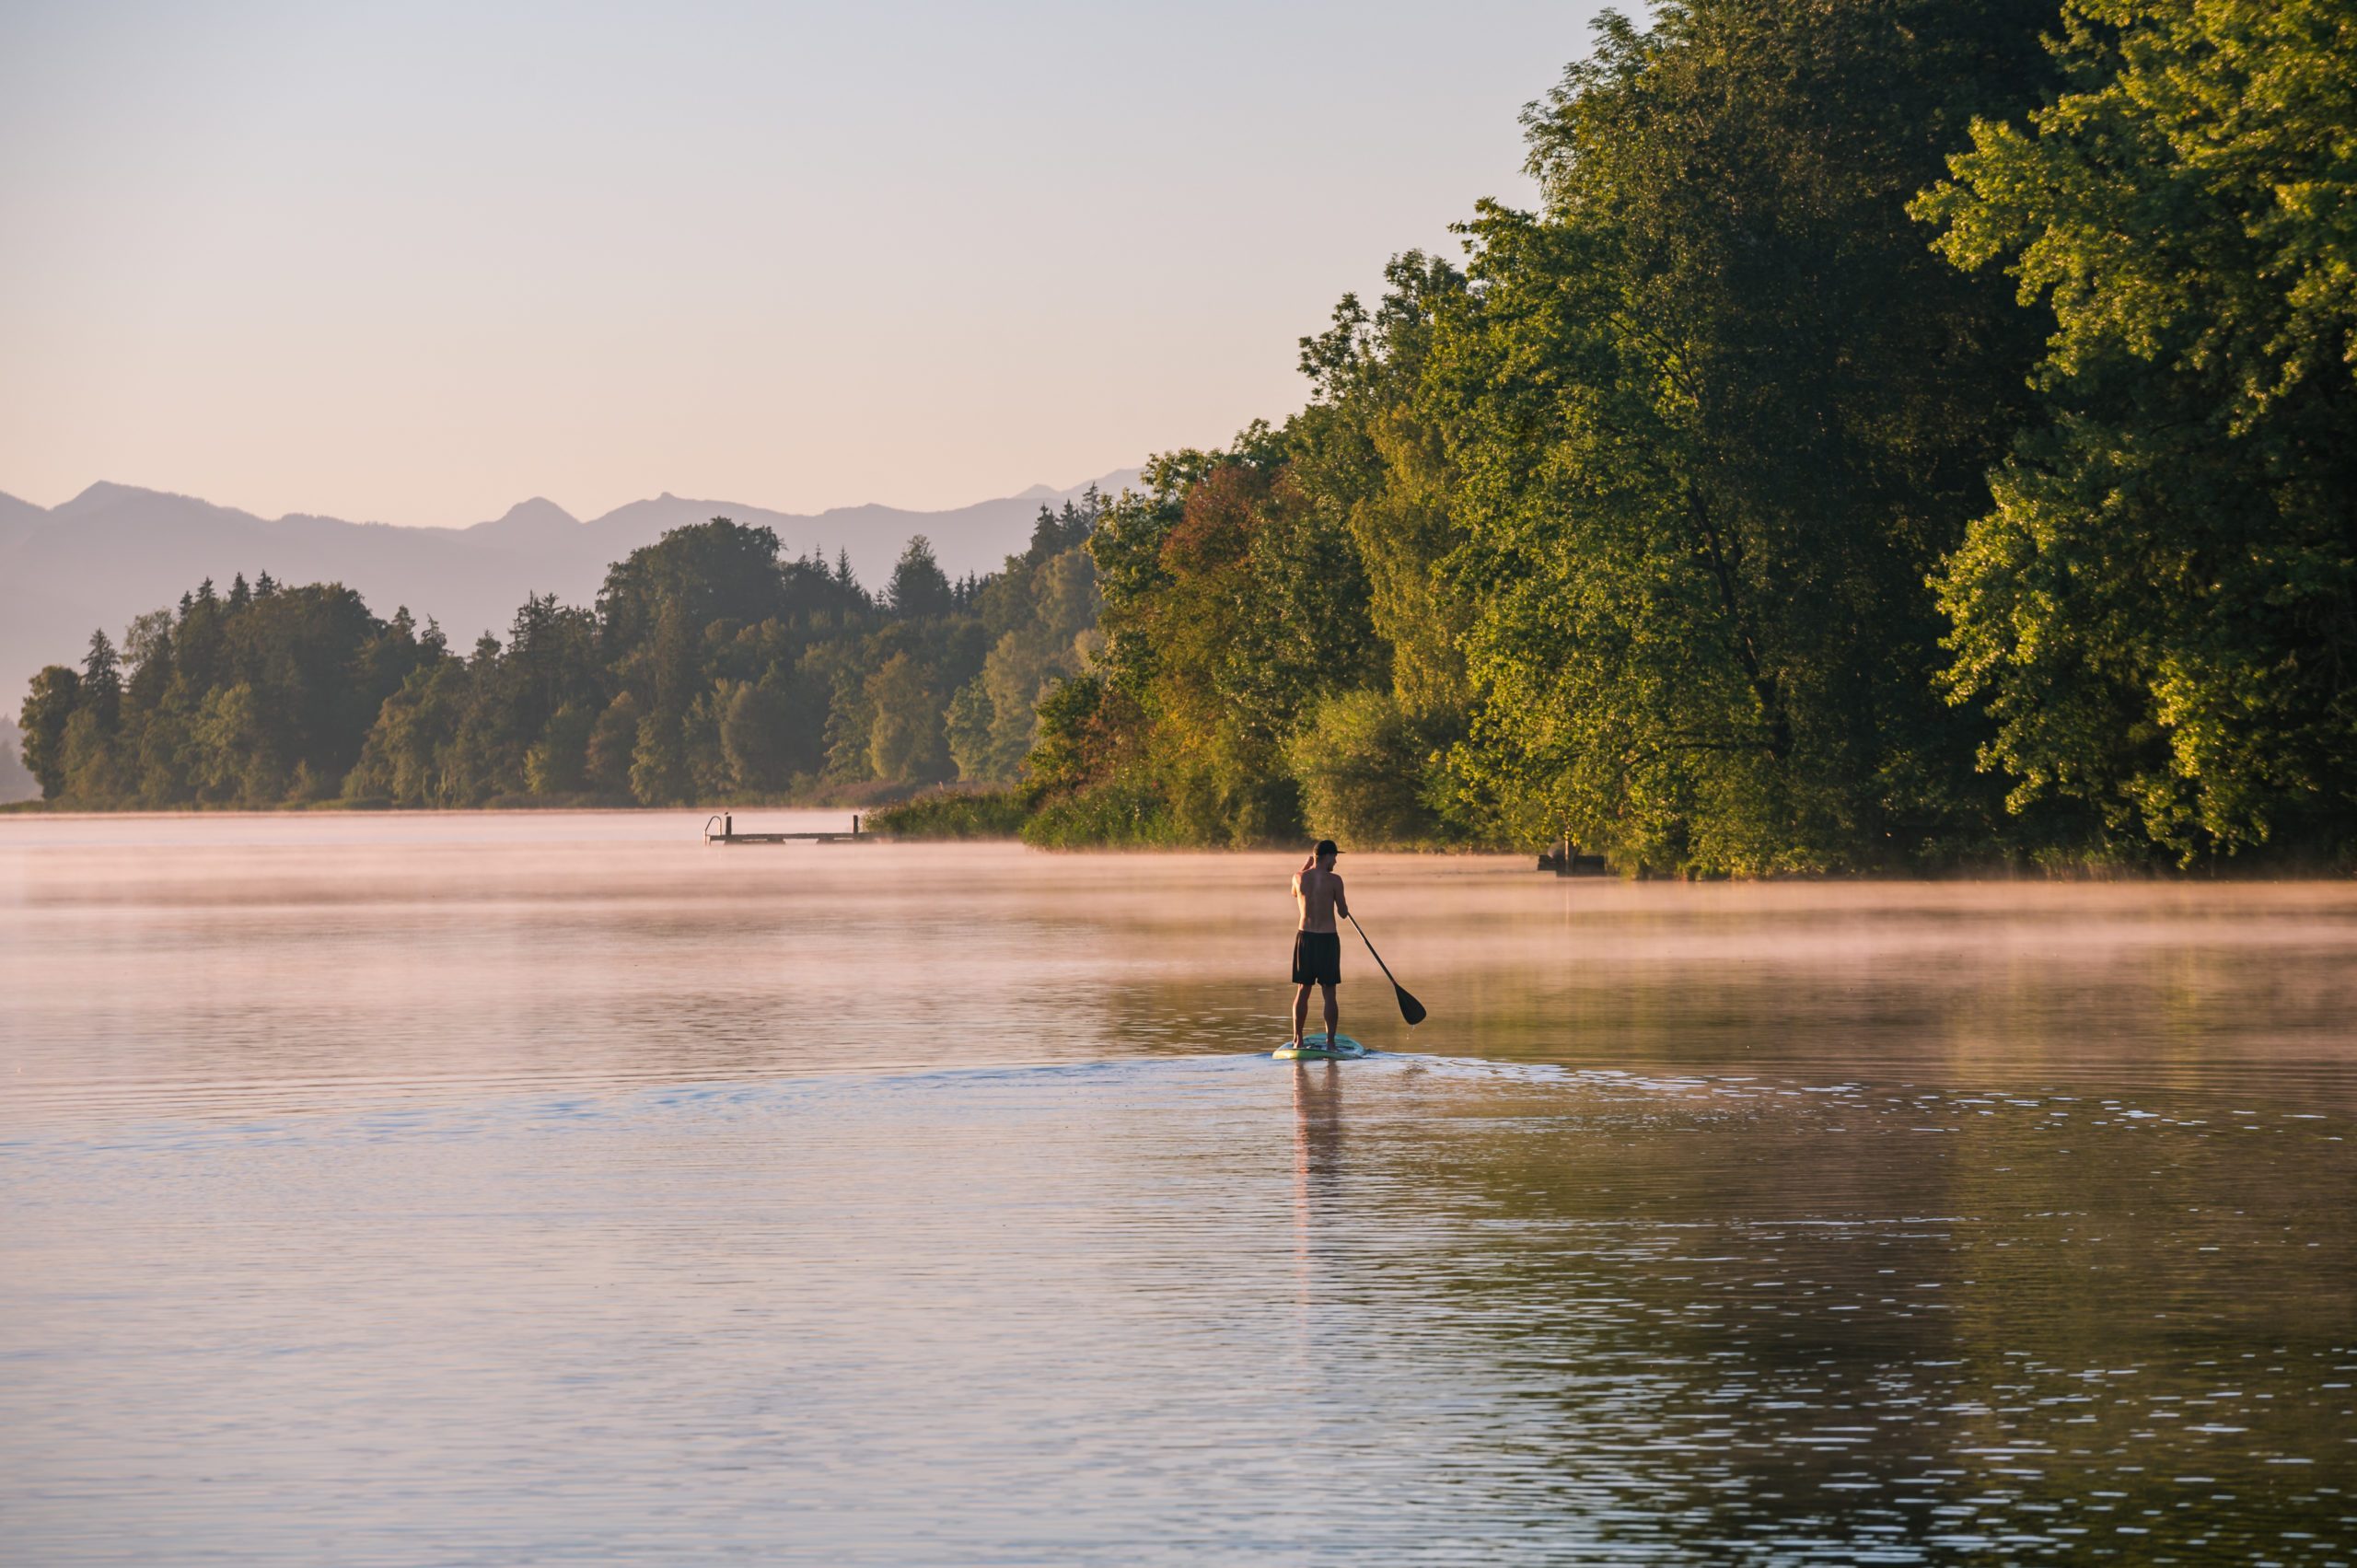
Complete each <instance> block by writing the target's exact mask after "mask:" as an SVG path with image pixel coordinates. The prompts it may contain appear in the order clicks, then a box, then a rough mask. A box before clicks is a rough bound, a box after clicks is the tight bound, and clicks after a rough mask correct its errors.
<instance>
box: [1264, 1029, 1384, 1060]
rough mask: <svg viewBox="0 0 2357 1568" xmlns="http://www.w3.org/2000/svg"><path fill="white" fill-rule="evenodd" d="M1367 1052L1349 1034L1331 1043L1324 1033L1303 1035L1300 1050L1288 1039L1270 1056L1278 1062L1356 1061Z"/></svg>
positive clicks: (1270, 1053)
mask: <svg viewBox="0 0 2357 1568" xmlns="http://www.w3.org/2000/svg"><path fill="white" fill-rule="evenodd" d="M1365 1054H1366V1047H1365V1046H1363V1045H1361V1044H1360V1043H1359V1042H1358V1041H1356V1040H1353V1039H1352V1038H1351V1037H1350V1036H1348V1035H1344V1036H1342V1038H1341V1039H1340V1040H1334V1041H1332V1042H1331V1043H1330V1044H1329V1042H1328V1040H1327V1039H1326V1037H1325V1036H1324V1035H1322V1034H1314V1035H1304V1036H1302V1037H1301V1046H1300V1048H1299V1049H1298V1050H1296V1049H1295V1047H1294V1043H1293V1041H1291V1040H1287V1041H1285V1043H1284V1044H1283V1045H1281V1046H1279V1047H1277V1049H1276V1050H1274V1051H1271V1052H1269V1055H1270V1057H1271V1059H1272V1060H1274V1061H1278V1062H1356V1061H1357V1060H1358V1059H1359V1058H1360V1057H1362V1056H1364V1055H1365Z"/></svg>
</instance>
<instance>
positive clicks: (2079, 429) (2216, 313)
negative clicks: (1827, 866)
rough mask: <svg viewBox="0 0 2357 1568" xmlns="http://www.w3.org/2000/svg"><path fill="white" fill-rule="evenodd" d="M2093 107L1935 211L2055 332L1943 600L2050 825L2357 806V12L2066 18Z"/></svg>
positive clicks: (2291, 835)
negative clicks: (2083, 818) (2050, 809)
mask: <svg viewBox="0 0 2357 1568" xmlns="http://www.w3.org/2000/svg"><path fill="white" fill-rule="evenodd" d="M2056 49H2057V53H2058V57H2059V59H2060V62H2061V65H2062V66H2063V68H2064V69H2065V70H2066V71H2067V73H2068V78H2069V81H2068V90H2067V91H2065V92H2063V93H2062V94H2061V95H2060V96H2059V97H2058V98H2057V99H2056V100H2055V101H2053V102H2052V103H2050V104H2048V105H2046V106H2045V107H2043V108H2041V109H2038V110H2036V111H2034V112H2031V113H2029V114H2027V115H2026V116H2023V117H2020V118H2017V119H2001V118H1995V117H1991V118H1990V119H1986V120H1983V121H1980V122H1977V123H1976V124H1975V125H1974V126H1973V128H1972V141H1971V147H1970V150H1968V151H1965V152H1962V153H1960V154H1959V155H1958V156H1957V157H1955V158H1954V159H1953V160H1952V168H1953V178H1952V179H1951V180H1948V181H1946V182H1944V183H1942V184H1941V185H1939V186H1938V187H1937V188H1936V189H1934V190H1933V191H1932V192H1929V193H1928V194H1927V195H1925V196H1924V197H1923V199H1922V201H1921V203H1919V204H1918V206H1917V211H1918V213H1919V214H1921V215H1922V216H1923V217H1925V218H1927V219H1929V220H1931V221H1933V222H1934V223H1936V224H1938V225H1940V226H1941V234H1940V240H1939V242H1940V245H1941V247H1942V248H1943V249H1944V250H1945V251H1946V252H1947V254H1948V255H1949V256H1950V257H1952V258H1953V259H1954V260H1955V261H1956V262H1957V263H1958V264H1959V265H1960V266H1962V267H1965V268H1969V269H1976V270H1979V269H1991V270H1993V268H1994V267H1995V266H1996V265H1997V264H1999V263H2002V264H2003V266H2004V268H2005V269H2006V270H2007V271H2009V272H2011V273H2013V275H2014V277H2015V278H2016V279H2017V280H2018V283H2019V287H2020V292H2021V296H2022V298H2023V299H2024V300H2025V301H2042V302H2044V303H2045V304H2046V305H2048V306H2049V307H2050V308H2051V309H2052V312H2053V315H2054V318H2055V319H2056V322H2057V329H2056V331H2055V332H2054V335H2053V337H2052V339H2051V341H2050V343H2049V345H2048V352H2047V354H2046V356H2045V358H2044V359H2043V360H2042V361H2041V362H2040V363H2039V365H2038V387H2039V389H2040V390H2041V391H2042V392H2043V394H2044V397H2045V403H2046V414H2045V417H2044V418H2043V419H2042V420H2040V421H2039V422H2038V424H2037V425H2036V426H2035V428H2034V429H2033V430H2032V431H2031V432H2030V433H2029V434H2028V435H2027V436H2026V438H2025V439H2024V440H2023V442H2022V443H2021V445H2020V447H2018V449H2017V450H2016V451H2014V453H2013V454H2012V455H2010V456H2009V457H2008V458H2007V459H2006V460H2005V462H2004V463H2003V467H2002V469H2001V470H2000V472H1999V474H1998V477H1997V481H1996V486H1995V489H1996V494H1995V505H1994V506H1993V507H1991V509H1989V510H1988V511H1987V512H1986V513H1985V514H1984V515H1983V516H1982V517H1980V520H1979V521H1977V522H1976V523H1975V524H1974V525H1973V527H1972V530H1971V534H1970V538H1969V539H1968V541H1967V542H1966V543H1965V545H1964V547H1963V548H1962V549H1961V550H1960V551H1958V552H1956V556H1955V558H1954V559H1953V560H1952V561H1951V562H1950V563H1948V565H1947V567H1946V570H1945V573H1944V574H1943V576H1942V580H1941V587H1942V592H1943V596H1944V601H1945V606H1946V608H1947V610H1948V612H1949V613H1950V615H1952V616H1953V617H1954V620H1955V630H1954V635H1953V639H1952V643H1951V646H1952V647H1953V650H1954V653H1955V661H1954V664H1953V666H1952V667H1951V668H1950V670H1949V672H1948V679H1949V681H1950V689H1951V691H1952V692H1953V694H1954V696H1955V698H1956V700H1957V701H1958V702H1962V703H1977V704H1981V705H1985V706H1986V708H1987V709H1988V710H1989V711H1990V712H1991V714H1994V715H1995V718H1996V720H1997V726H1998V727H1997V733H1996V735H1995V736H1994V738H1992V739H1991V741H1990V743H1989V745H1988V747H1987V748H1986V750H1985V752H1984V759H1985V761H1987V762H1988V763H1989V764H1990V765H1991V766H1993V767H1996V768H2000V769H2002V770H2003V771H2004V772H2006V773H2007V774H2009V775H2011V777H2012V779H2013V780H2014V794H2013V800H2014V804H2015V805H2016V806H2020V807H2027V806H2029V805H2030V804H2031V803H2033V802H2036V801H2038V800H2039V799H2041V798H2044V797H2048V796H2064V797H2067V798H2070V799H2074V800H2077V801H2080V802H2083V803H2084V805H2085V806H2086V807H2087V808H2088V809H2089V810H2090V811H2091V812H2092V813H2093V814H2094V815H2095V817H2096V823H2097V826H2098V828H2099V830H2101V831H2102V832H2104V833H2105V834H2106V835H2107V837H2108V838H2109V839H2110V841H2111V842H2113V843H2114V844H2115V845H2116V846H2119V847H2120V848H2122V849H2125V850H2129V851H2131V852H2133V851H2134V850H2135V849H2136V848H2137V847H2138V846H2141V845H2142V844H2145V843H2147V842H2150V843H2153V844H2157V845H2160V846H2162V847H2164V848H2165V849H2166V850H2167V851H2170V852H2172V853H2174V854H2177V856H2179V857H2181V858H2188V859H2189V858H2191V857H2193V856H2195V855H2197V854H2203V853H2205V852H2210V851H2221V850H2222V851H2228V852H2232V851H2236V850H2240V849H2244V848H2247V847H2249V846H2253V845H2258V844H2261V843H2266V842H2270V841H2284V840H2288V841H2290V842H2292V843H2293V844H2295V845H2305V846H2325V845H2329V844H2331V843H2333V842H2340V843H2343V844H2345V843H2346V842H2347V841H2348V839H2349V837H2350V834H2351V825H2352V818H2353V817H2357V813H2353V812H2352V807H2357V385H2352V379H2351V373H2352V369H2353V368H2357V6H2351V4H2349V3H2348V0H2071V3H2070V4H2069V5H2067V6H2065V8H2064V10H2063V13H2062V18H2061V29H2060V36H2059V39H2058V41H2057V44H2056Z"/></svg>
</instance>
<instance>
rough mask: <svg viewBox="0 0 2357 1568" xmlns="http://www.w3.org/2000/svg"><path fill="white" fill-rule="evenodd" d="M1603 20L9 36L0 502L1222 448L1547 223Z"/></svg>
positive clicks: (274, 493)
mask: <svg viewBox="0 0 2357 1568" xmlns="http://www.w3.org/2000/svg"><path fill="white" fill-rule="evenodd" d="M1598 8H1599V7H1598V6H1596V5H1595V4H1593V3H1589V0H1576V3H1569V4H1563V3H1558V4H1538V3H1525V0H1456V3H1454V4H1450V5H1446V6H1443V5H1438V4H1426V5H1422V6H1417V5H1403V4H1399V3H1396V0H1359V3H1355V4H1341V3H1335V4H1326V3H1316V4H1282V3H1279V4H1257V5H1247V4H1214V3H1211V0H1188V3H1185V4H1168V5H1152V6H1149V5H1123V4H1119V3H1114V0H1097V3H1095V4H1072V5H1060V4H1051V3H1046V0H1010V3H1007V4H1002V5H964V6H958V5H925V4H915V3H908V0H883V3H877V0H867V3H854V4H830V5H823V6H822V5H799V4H784V3H779V4H716V3H714V4H697V3H681V0H669V3H663V4H596V3H591V0H573V3H565V4H514V5H499V4H483V3H479V0H477V3H467V4H446V3H442V0H400V3H393V4H343V3H312V4H284V3H280V4H272V3H263V0H246V3H224V4H217V5H169V4H153V3H150V4H118V3H113V0H66V3H62V4H49V3H45V0H38V3H37V0H0V491H6V492H7V493H9V494H15V495H17V496H20V497H22V498H24V499H26V500H29V501H33V502H37V503H39V504H41V505H55V504H57V503H58V502H61V501H64V500H65V499H67V498H68V497H70V496H72V495H74V494H76V493H78V492H79V491H81V490H82V489H83V488H84V487H85V486H87V485H88V484H89V483H91V482H93V481H96V480H100V479H108V480H114V481H118V482H123V483H128V484H141V485H147V486H151V487H153V488H157V489H163V490H175V491H181V492H186V493H189V494H199V495H203V496H204V497H205V498H207V499H208V500H212V501H216V502H219V503H221V504H223V505H236V506H242V507H245V508H246V509H248V510H250V511H254V512H259V513H261V514H262V515H264V516H275V515H276V514H278V513H281V512H287V511H306V512H319V513H327V514H331V515H334V516H339V517H350V518H354V519H373V520H377V521H382V522H394V523H430V524H465V523H470V522H476V521H480V520H482V519H483V518H486V517H495V516H497V515H498V514H499V513H501V512H503V511H505V509H506V508H507V507H508V505H511V504H512V503H514V502H516V501H517V500H520V499H522V498H524V497H526V496H528V495H534V494H542V495H546V496H548V497H550V498H551V499H552V500H554V501H556V502H558V503H560V504H561V505H564V506H566V507H568V508H570V509H572V510H573V511H574V512H575V514H576V515H579V516H583V517H587V516H592V515H595V514H597V513H599V512H602V511H605V510H607V509H609V508H610V507H612V506H614V505H620V504H621V503H622V502H625V501H629V500H633V499H636V498H638V497H641V496H645V495H652V494H657V493H659V492H662V491H666V490H668V491H672V492H675V493H677V494H682V495H697V496H705V497H719V498H726V499H732V500H737V501H741V502H744V503H748V504H753V505H765V506H772V507H778V508H782V509H786V510H792V511H815V510H818V509H820V508H822V507H826V506H830V505H847V504H852V503H856V502H863V501H883V502H888V503H890V504H893V505H906V506H918V507H940V506H950V505H961V504H963V503H966V502H969V501H974V500H980V499H983V498H985V497H988V496H992V495H999V494H1012V493H1013V492H1016V491H1017V490H1020V489H1022V488H1023V487H1024V486H1026V485H1028V484H1031V483H1034V482H1042V481H1044V482H1049V483H1051V484H1056V485H1065V484H1070V483H1074V482H1077V481H1079V480H1081V479H1084V478H1087V477H1090V476H1092V475H1095V474H1097V473H1100V472H1103V471H1105V470H1109V469H1113V468H1117V467H1121V466H1125V465H1127V464H1130V463H1133V462H1136V461H1139V460H1141V459H1143V458H1144V456H1145V455H1146V454H1147V453H1148V452H1150V451H1156V450H1163V449H1167V448H1170V447H1180V446H1190V445H1224V444H1225V442H1226V440H1227V439H1228V438H1229V437H1230V436H1232V435H1233V434H1234V432H1235V431H1236V430H1237V428H1238V427H1239V426H1241V425H1242V424H1244V423H1245V422H1246V421H1248V420H1249V419H1251V418H1252V417H1254V416H1255V415H1261V416H1266V417H1269V418H1271V419H1278V418H1282V417H1283V415H1285V414H1286V413H1288V412H1292V411H1293V410H1294V409H1295V408H1298V407H1299V406H1300V403H1301V401H1302V398H1303V394H1304V384H1303V382H1302V380H1301V377H1300V376H1299V374H1298V373H1297V371H1296V370H1295V355H1296V352H1297V351H1296V348H1295V340H1296V339H1298V338H1299V337H1301V336H1302V335H1303V334H1304V333H1306V332H1310V331H1317V330H1318V328H1319V327H1321V326H1322V325H1323V324H1324V322H1325V320H1326V318H1327V315H1328V312H1329V310H1330V309H1331V308H1332V306H1333V304H1334V301H1335V300H1336V298H1337V297H1339V296H1341V294H1342V292H1343V291H1344V290H1347V289H1357V290H1359V291H1361V292H1362V293H1371V292H1373V291H1374V289H1375V288H1376V286H1377V285H1378V284H1379V280H1380V277H1381V270H1382V265H1383V262H1384V261H1385V259H1386V258H1387V257H1388V256H1390V255H1391V254H1392V253H1393V252H1395V251H1398V250H1405V249H1408V248H1411V247H1418V246H1421V247H1424V248H1427V249H1431V248H1435V247H1446V248H1447V249H1448V253H1449V254H1451V255H1456V254H1457V250H1456V246H1457V241H1456V239H1455V238H1453V237H1452V236H1450V235H1449V233H1448V232H1447V228H1448V225H1449V224H1450V223H1452V222H1454V221H1457V220H1459V219H1461V218H1463V217H1465V216H1467V215H1469V213H1470V211H1471V209H1472V205H1473V203H1474V201H1475V199H1476V198H1478V197H1481V196H1485V195H1486V196H1496V197H1500V198H1502V199H1504V200H1507V201H1509V202H1512V203H1517V204H1527V203H1528V202H1529V201H1530V200H1531V199H1532V192H1531V189H1530V186H1529V183H1528V181H1527V179H1526V178H1525V177H1524V176H1523V174H1522V172H1521V161H1522V142H1521V132H1520V127H1519V125H1518V124H1517V122H1516V115H1517V113H1518V111H1519V110H1520V108H1521V106H1522V105H1523V104H1524V103H1526V102H1527V101H1528V100H1530V99H1534V98H1536V97H1538V96H1539V95H1540V94H1542V93H1543V92H1545V91H1546V89H1547V88H1548V87H1550V85H1552V83H1553V82H1554V81H1555V79H1556V78H1557V76H1558V75H1560V74H1561V72H1562V66H1563V65H1564V64H1565V63H1566V62H1568V61H1569V60H1571V59H1573V57H1575V56H1577V55H1581V54H1584V53H1585V52H1586V51H1587V49H1588V46H1589V34H1588V27H1587V24H1588V20H1589V18H1590V17H1593V16H1594V15H1595V13H1596V10H1597V9H1598ZM1630 8H1635V7H1630Z"/></svg>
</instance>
